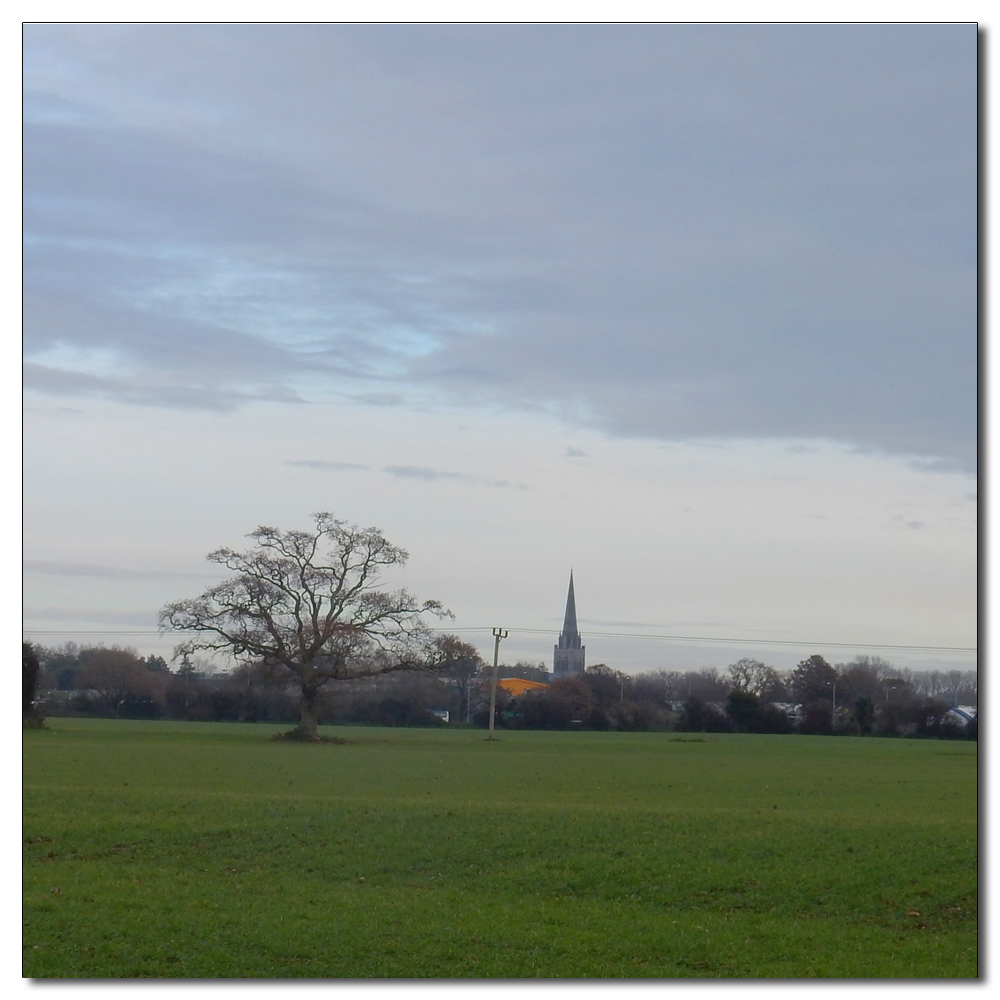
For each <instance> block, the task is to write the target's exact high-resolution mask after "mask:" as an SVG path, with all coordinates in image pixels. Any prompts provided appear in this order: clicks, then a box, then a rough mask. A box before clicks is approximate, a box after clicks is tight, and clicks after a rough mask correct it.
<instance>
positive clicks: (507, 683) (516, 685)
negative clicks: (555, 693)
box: [497, 677, 548, 698]
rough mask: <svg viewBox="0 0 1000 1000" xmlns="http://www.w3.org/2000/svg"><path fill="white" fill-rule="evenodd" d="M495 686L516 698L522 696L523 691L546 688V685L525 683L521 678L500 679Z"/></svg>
mask: <svg viewBox="0 0 1000 1000" xmlns="http://www.w3.org/2000/svg"><path fill="white" fill-rule="evenodd" d="M497 686H498V687H502V688H503V689H504V691H506V692H507V693H508V694H512V695H514V697H515V698H516V697H517V696H518V695H519V694H524V692H525V691H531V690H533V689H534V688H547V687H548V684H541V683H539V682H538V681H526V680H525V679H524V678H523V677H502V678H501V679H500V680H498V681H497Z"/></svg>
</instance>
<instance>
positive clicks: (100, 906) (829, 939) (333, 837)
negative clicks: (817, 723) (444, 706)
mask: <svg viewBox="0 0 1000 1000" xmlns="http://www.w3.org/2000/svg"><path fill="white" fill-rule="evenodd" d="M48 724H49V726H50V727H51V730H50V731H32V732H26V733H25V734H24V745H25V754H24V760H25V797H24V801H25V823H24V839H25V867H24V873H25V874H24V891H25V904H24V905H25V909H24V913H25V934H24V948H25V950H24V967H23V974H24V975H25V976H27V977H37V978H47V977H57V978H76V977H85V978H102V977H115V978H119V977H191V978H220V977H224V978H228V977H234V978H242V977H251V978H253V977H267V978H274V977H282V978H284V977H303V978H317V977H335V978H370V977H376V978H381V977H392V978H398V977H461V978H470V977H471V978H479V977H489V978H497V977H502V978H512V977H513V978H519V977H532V978H542V977H560V978H579V977H614V978H621V977H628V978H643V977H654V978H660V977H669V978H732V977H737V978H754V977H781V978H788V977H833V978H854V977H864V978H868V977H900V978H918V977H919V978H933V977H947V978H953V977H959V978H965V977H975V976H976V975H977V964H976V963H977V937H976V933H977V925H976V899H977V891H976V833H977V831H976V746H975V744H969V743H962V742H944V741H941V742H938V741H917V740H878V739H847V738H828V737H804V736H795V737H788V736H773V737H770V736H729V735H720V736H717V737H716V736H712V737H707V738H705V742H693V741H687V740H685V741H680V740H678V739H677V738H676V737H672V736H671V734H669V733H545V732H515V733H503V734H502V738H501V739H500V740H499V741H497V742H492V743H489V742H486V741H485V740H484V739H483V734H482V733H480V732H475V731H469V730H395V729H348V728H338V729H336V730H328V731H327V732H328V734H329V735H337V736H341V737H345V738H347V739H349V740H350V741H351V742H349V743H347V744H342V745H334V744H319V745H309V744H306V745H303V744H295V743H283V742H275V741H273V740H271V739H269V737H270V736H271V735H272V734H273V733H275V732H277V731H280V728H281V727H269V726H264V725H256V726H255V725H240V724H217V725H215V724H198V723H160V722H127V721H104V720H83V719H51V720H49V722H48Z"/></svg>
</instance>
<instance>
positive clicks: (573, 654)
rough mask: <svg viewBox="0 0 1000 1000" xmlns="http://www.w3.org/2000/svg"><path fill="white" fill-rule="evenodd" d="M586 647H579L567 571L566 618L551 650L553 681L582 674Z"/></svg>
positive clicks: (574, 601) (574, 604)
mask: <svg viewBox="0 0 1000 1000" xmlns="http://www.w3.org/2000/svg"><path fill="white" fill-rule="evenodd" d="M585 655H586V647H585V646H583V645H581V641H580V633H579V631H577V627H576V594H575V593H574V590H573V571H572V570H570V571H569V593H568V594H567V595H566V617H565V618H564V619H563V630H562V633H561V634H560V636H559V643H558V645H556V647H555V648H554V650H553V660H552V674H553V677H554V678H555V679H558V678H559V677H568V676H570V675H572V674H582V673H583V671H584V662H585V660H584V658H585Z"/></svg>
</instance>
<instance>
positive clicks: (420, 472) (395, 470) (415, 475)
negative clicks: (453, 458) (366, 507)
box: [384, 465, 527, 490]
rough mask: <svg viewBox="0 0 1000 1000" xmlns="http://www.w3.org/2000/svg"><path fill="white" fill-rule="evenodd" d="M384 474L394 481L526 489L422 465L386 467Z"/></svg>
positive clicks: (521, 484) (502, 481)
mask: <svg viewBox="0 0 1000 1000" xmlns="http://www.w3.org/2000/svg"><path fill="white" fill-rule="evenodd" d="M384 471H385V472H388V473H389V475H390V476H394V477H395V478H396V479H419V480H423V481H424V482H427V483H432V482H434V481H435V480H438V479H452V480H457V481H459V482H463V483H472V484H474V485H476V486H494V487H496V488H498V489H518V490H524V489H527V486H526V485H525V484H524V483H511V482H508V481H507V480H506V479H486V478H484V477H482V476H469V475H466V474H465V473H462V472H442V471H440V470H439V469H430V468H427V467H426V466H422V465H387V466H386V467H385V470H384Z"/></svg>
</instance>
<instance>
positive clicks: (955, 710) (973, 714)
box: [945, 705, 979, 725]
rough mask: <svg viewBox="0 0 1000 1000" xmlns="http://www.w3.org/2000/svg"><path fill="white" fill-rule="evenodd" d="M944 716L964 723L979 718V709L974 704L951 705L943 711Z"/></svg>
mask: <svg viewBox="0 0 1000 1000" xmlns="http://www.w3.org/2000/svg"><path fill="white" fill-rule="evenodd" d="M945 718H946V719H951V720H952V721H954V722H961V723H962V724H963V725H964V724H965V723H966V722H972V721H973V720H975V719H978V718H979V709H978V708H977V707H976V706H975V705H953V706H952V707H951V708H949V709H948V711H947V712H946V713H945Z"/></svg>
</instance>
